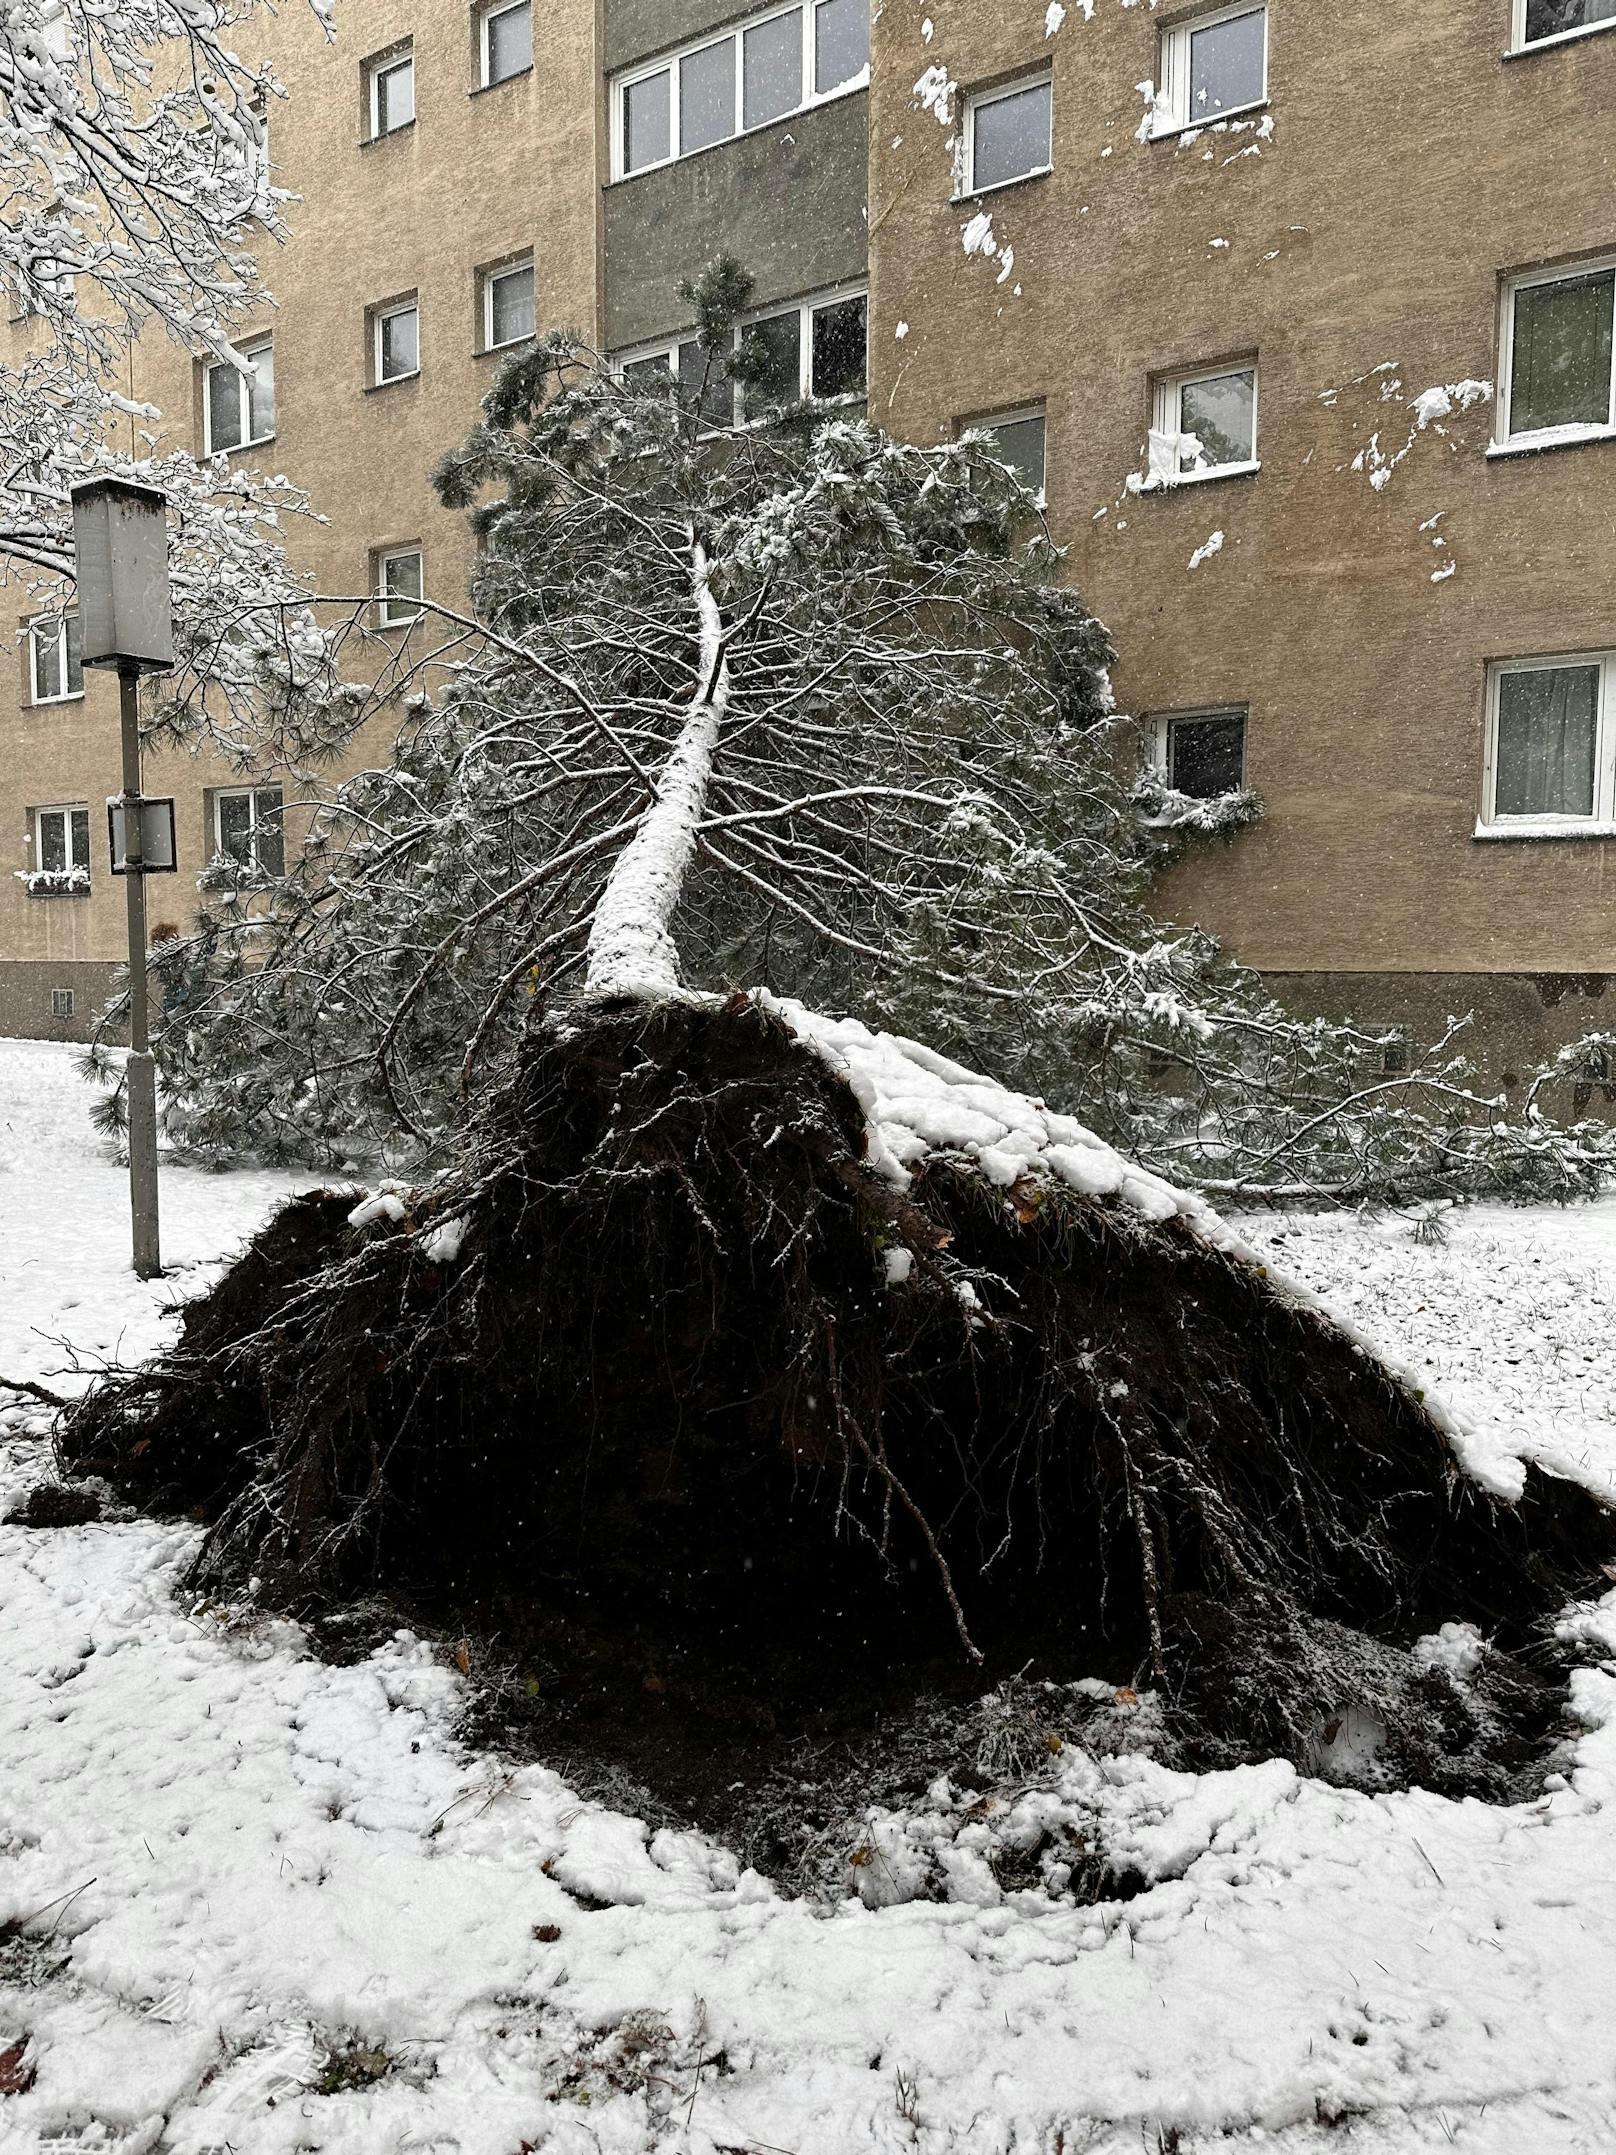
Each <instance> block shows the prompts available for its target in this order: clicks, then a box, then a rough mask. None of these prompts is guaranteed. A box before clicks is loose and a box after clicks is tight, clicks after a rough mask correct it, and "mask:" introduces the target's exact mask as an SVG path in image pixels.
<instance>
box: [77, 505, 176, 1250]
mask: <svg viewBox="0 0 1616 2155" xmlns="http://www.w3.org/2000/svg"><path fill="white" fill-rule="evenodd" d="M72 498H73V550H74V553H75V555H76V556H77V563H78V605H79V639H80V645H81V649H82V653H83V663H84V664H85V665H86V666H101V667H105V668H107V669H108V670H109V671H111V672H115V673H116V674H117V676H118V711H119V717H120V719H121V722H122V729H123V794H122V797H121V800H120V802H119V804H118V805H119V806H120V807H121V809H122V822H123V838H124V847H123V857H124V865H123V875H124V893H125V897H126V899H127V902H128V915H129V1062H128V1068H127V1073H126V1090H125V1097H126V1099H127V1102H128V1119H129V1204H130V1212H131V1216H132V1220H133V1228H134V1259H135V1271H136V1272H137V1273H138V1274H139V1276H140V1277H141V1278H142V1279H143V1280H149V1279H155V1278H156V1277H157V1275H158V1274H159V1273H160V1272H161V1271H162V1269H163V1261H162V1251H161V1244H160V1241H159V1235H158V1216H157V1073H156V1067H155V1065H154V1064H153V1062H152V1055H151V1022H150V1011H149V1007H148V995H147V980H146V865H147V864H146V852H145V846H146V817H145V813H144V802H143V798H142V794H141V784H140V677H141V675H142V674H143V673H163V672H166V671H167V670H168V668H169V667H171V666H172V665H173V663H174V628H173V612H172V601H171V594H170V589H169V580H168V502H167V499H166V497H165V496H164V495H163V494H161V493H159V492H158V490H157V489H156V488H155V487H150V486H136V485H134V484H132V483H131V482H130V481H128V480H126V479H91V480H89V481H87V482H86V483H85V484H84V485H82V486H76V487H74V488H73V495H72Z"/></svg>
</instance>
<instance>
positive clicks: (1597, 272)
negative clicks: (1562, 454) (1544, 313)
mask: <svg viewBox="0 0 1616 2155" xmlns="http://www.w3.org/2000/svg"><path fill="white" fill-rule="evenodd" d="M1603 27H1604V25H1601V28H1603ZM1611 27H1612V28H1616V16H1612V17H1611ZM1532 50H1534V51H1535V50H1536V47H1533V48H1532ZM1607 272H1608V273H1609V274H1610V278H1611V353H1610V396H1609V401H1608V403H1607V405H1606V417H1605V419H1604V420H1603V422H1599V421H1594V420H1589V421H1586V422H1583V421H1574V422H1573V423H1572V424H1571V425H1569V426H1559V427H1538V428H1536V429H1535V430H1534V431H1533V432H1531V433H1528V434H1517V433H1515V432H1514V431H1513V428H1514V423H1515V422H1514V404H1515V301H1516V299H1517V297H1518V296H1519V294H1520V293H1522V292H1526V291H1531V290H1533V289H1535V288H1536V287H1537V286H1538V285H1544V284H1570V283H1573V282H1574V281H1575V280H1576V279H1577V278H1579V277H1599V276H1603V275H1605V274H1606V273H1607ZM1494 401H1495V410H1496V414H1497V417H1496V423H1495V425H1496V431H1495V433H1494V436H1493V441H1492V445H1491V447H1490V449H1489V450H1488V454H1489V455H1490V456H1502V455H1514V454H1518V453H1520V452H1522V451H1525V450H1531V449H1552V448H1556V447H1558V446H1559V445H1560V444H1561V443H1570V442H1579V441H1608V440H1611V439H1613V438H1616V254H1604V255H1596V256H1594V257H1592V258H1591V259H1590V260H1588V261H1580V262H1557V263H1556V264H1555V265H1554V266H1553V267H1552V268H1550V269H1524V270H1519V271H1517V272H1515V273H1514V274H1513V275H1511V276H1507V277H1505V278H1504V280H1503V283H1502V286H1501V288H1500V293H1499V306H1498V394H1497V397H1496V399H1495V400H1494Z"/></svg>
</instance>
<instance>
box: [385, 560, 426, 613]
mask: <svg viewBox="0 0 1616 2155" xmlns="http://www.w3.org/2000/svg"><path fill="white" fill-rule="evenodd" d="M421 586H422V578H421V557H420V555H419V554H418V553H414V552H410V553H404V554H388V555H385V556H384V557H383V560H382V607H381V614H382V619H383V620H384V621H413V620H414V619H415V618H416V615H417V614H418V613H419V611H420V605H419V601H420V597H421Z"/></svg>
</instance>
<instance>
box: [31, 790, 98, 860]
mask: <svg viewBox="0 0 1616 2155" xmlns="http://www.w3.org/2000/svg"><path fill="white" fill-rule="evenodd" d="M47 816H60V817H61V818H62V853H63V857H64V858H65V860H66V862H67V866H66V867H65V868H58V869H47V868H46V867H45V845H44V834H43V832H42V830H41V825H42V824H43V823H44V820H45V818H46V817H47ZM75 816H82V817H83V818H84V858H83V860H82V861H76V860H75V859H74V858H73V818H74V817H75ZM28 822H29V838H30V841H31V845H32V857H33V868H32V871H31V872H32V873H33V874H35V875H44V874H52V875H73V874H76V873H79V872H81V871H82V873H83V874H84V875H86V876H88V875H89V874H90V873H91V871H92V869H93V868H94V866H95V855H94V842H93V840H92V838H91V835H90V810H89V804H88V803H87V802H85V801H47V802H46V803H45V805H44V806H43V807H41V808H32V809H30V810H29V812H28Z"/></svg>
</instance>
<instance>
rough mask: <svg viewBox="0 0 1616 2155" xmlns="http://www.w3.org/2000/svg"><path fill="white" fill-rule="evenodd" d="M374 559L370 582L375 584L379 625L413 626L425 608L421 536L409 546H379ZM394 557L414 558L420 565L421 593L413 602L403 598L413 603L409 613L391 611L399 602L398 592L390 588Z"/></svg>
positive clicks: (407, 627)
mask: <svg viewBox="0 0 1616 2155" xmlns="http://www.w3.org/2000/svg"><path fill="white" fill-rule="evenodd" d="M371 561H372V564H373V566H372V570H371V582H372V584H373V586H374V595H375V601H376V625H377V627H378V628H383V629H412V628H414V626H415V624H416V623H417V622H418V621H419V620H420V619H421V618H422V616H423V615H424V614H425V612H426V605H425V599H426V549H425V547H424V546H423V545H422V544H421V542H420V540H419V539H415V540H412V541H411V542H410V543H409V544H408V545H407V546H380V547H378V548H377V549H376V551H375V553H374V554H373V555H372V556H371ZM392 561H414V562H415V563H416V564H417V567H418V573H419V578H420V585H421V589H420V594H419V596H418V597H417V598H416V599H415V600H414V601H413V603H412V602H411V601H409V600H405V601H404V602H403V603H405V604H406V605H409V606H410V611H409V612H408V613H404V614H401V613H391V612H389V610H388V609H389V608H390V607H391V606H393V605H395V604H397V603H398V602H399V596H398V594H397V593H395V592H390V591H389V590H388V589H387V565H388V563H389V562H392Z"/></svg>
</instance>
